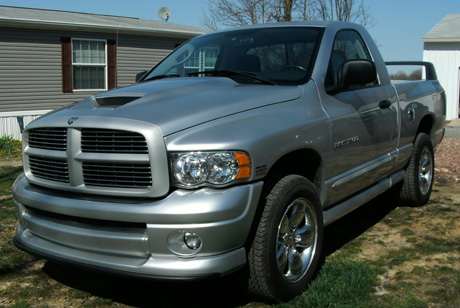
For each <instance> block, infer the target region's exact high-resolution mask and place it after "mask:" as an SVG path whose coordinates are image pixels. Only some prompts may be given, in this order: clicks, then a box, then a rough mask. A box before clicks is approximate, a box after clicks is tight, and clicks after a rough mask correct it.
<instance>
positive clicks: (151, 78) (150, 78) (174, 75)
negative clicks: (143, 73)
mask: <svg viewBox="0 0 460 308" xmlns="http://www.w3.org/2000/svg"><path fill="white" fill-rule="evenodd" d="M173 77H180V75H177V74H171V75H157V76H153V77H149V78H146V79H144V80H142V81H149V80H156V79H164V78H173Z"/></svg>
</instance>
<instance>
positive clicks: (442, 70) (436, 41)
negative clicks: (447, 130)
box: [422, 14, 460, 120]
mask: <svg viewBox="0 0 460 308" xmlns="http://www.w3.org/2000/svg"><path fill="white" fill-rule="evenodd" d="M422 40H423V42H424V48H423V49H424V50H423V60H424V61H429V62H432V63H433V64H434V66H435V68H436V72H437V74H438V79H439V81H440V82H441V85H442V86H443V87H444V90H445V91H446V98H447V109H446V118H447V120H453V119H456V118H458V117H459V101H460V14H449V15H447V16H446V17H445V18H444V19H443V20H441V21H440V22H439V23H438V24H437V25H436V26H434V28H432V29H431V30H430V31H429V32H428V33H427V34H425V36H424V37H423V38H422Z"/></svg>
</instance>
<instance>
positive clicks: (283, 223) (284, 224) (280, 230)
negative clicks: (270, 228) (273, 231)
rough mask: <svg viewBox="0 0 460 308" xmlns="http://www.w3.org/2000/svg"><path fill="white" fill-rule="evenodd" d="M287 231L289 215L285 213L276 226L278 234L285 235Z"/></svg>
mask: <svg viewBox="0 0 460 308" xmlns="http://www.w3.org/2000/svg"><path fill="white" fill-rule="evenodd" d="M288 231H289V217H287V215H284V216H283V218H282V219H281V223H280V225H279V227H278V234H279V236H285V235H287V233H288Z"/></svg>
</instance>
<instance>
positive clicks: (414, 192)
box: [401, 133, 435, 206]
mask: <svg viewBox="0 0 460 308" xmlns="http://www.w3.org/2000/svg"><path fill="white" fill-rule="evenodd" d="M425 148H428V150H429V154H430V156H431V157H430V158H431V182H430V187H429V189H428V192H427V193H426V194H423V193H422V192H421V191H420V186H419V185H420V183H419V179H418V176H419V172H420V166H419V162H420V157H421V155H422V152H423V149H425ZM434 164H435V161H434V151H433V144H432V142H431V139H430V137H429V136H428V135H427V134H424V133H420V134H419V135H418V136H417V138H416V140H415V143H414V149H413V152H412V155H411V159H410V161H409V165H408V167H407V169H406V177H405V179H404V184H403V189H402V194H401V197H402V198H401V199H402V201H403V202H404V203H405V204H407V205H409V206H422V205H425V204H426V203H427V202H428V201H429V199H430V196H431V191H432V188H433V182H434V172H435V168H434Z"/></svg>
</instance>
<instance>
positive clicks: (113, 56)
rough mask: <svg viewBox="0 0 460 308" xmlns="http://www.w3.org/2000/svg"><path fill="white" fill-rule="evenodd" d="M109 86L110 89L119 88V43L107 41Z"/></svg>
mask: <svg viewBox="0 0 460 308" xmlns="http://www.w3.org/2000/svg"><path fill="white" fill-rule="evenodd" d="M107 62H108V63H107V65H108V67H107V75H108V76H107V78H108V81H107V84H108V87H109V89H114V88H116V87H117V42H116V41H115V40H108V41H107Z"/></svg>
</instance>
